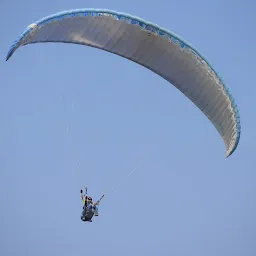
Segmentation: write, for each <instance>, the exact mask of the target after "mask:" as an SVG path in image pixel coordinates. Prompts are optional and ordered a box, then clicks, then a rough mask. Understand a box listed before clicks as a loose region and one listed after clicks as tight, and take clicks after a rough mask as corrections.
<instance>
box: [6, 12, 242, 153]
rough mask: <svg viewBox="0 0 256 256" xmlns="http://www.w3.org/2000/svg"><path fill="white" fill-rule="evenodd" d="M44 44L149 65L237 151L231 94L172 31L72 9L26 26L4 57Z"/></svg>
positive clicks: (113, 14) (123, 16) (132, 18)
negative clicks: (104, 53) (108, 54)
mask: <svg viewBox="0 0 256 256" xmlns="http://www.w3.org/2000/svg"><path fill="white" fill-rule="evenodd" d="M42 42H61V43H74V44H81V45H87V46H92V47H96V48H98V49H101V50H105V51H108V52H111V53H114V54H117V55H120V56H122V57H124V58H127V59H129V60H131V61H134V62H136V63H138V64H140V65H142V66H144V67H146V68H148V69H150V70H151V71H153V72H155V73H156V74H158V75H160V76H161V77H163V78H164V79H166V80H167V81H169V82H170V83H171V84H172V85H174V86H175V87H176V88H177V89H178V90H180V91H181V92H182V93H183V94H184V95H185V96H186V97H188V98H189V99H190V100H191V101H192V102H193V103H194V104H195V105H196V106H197V107H198V108H199V109H200V110H201V111H202V112H203V113H204V114H205V115H206V116H207V117H208V119H209V120H210V121H211V123H212V124H213V125H214V126H215V127H216V129H217V130H218V132H219V134H220V135H221V137H222V139H223V141H224V143H225V145H226V155H227V156H230V155H231V154H232V153H233V152H234V150H235V149H236V147H237V145H238V143H239V138H240V131H241V128H240V120H239V114H238V110H237V107H236V104H235V102H234V100H233V99H232V96H231V94H230V93H229V91H228V89H227V88H226V87H225V85H224V83H223V81H222V80H221V78H220V77H219V76H218V74H217V73H216V72H215V70H214V69H213V68H212V66H211V65H210V64H209V63H208V62H207V61H206V60H205V58H203V57H202V55H200V54H199V53H198V52H197V51H196V50H195V49H194V48H193V47H192V46H190V45H189V44H188V43H186V42H185V41H183V40H182V39H181V38H179V37H178V36H177V35H175V34H173V33H171V32H170V31H168V30H166V29H163V28H161V27H159V26H157V25H155V24H153V23H150V22H147V21H145V20H143V19H140V18H138V17H135V16H131V15H128V14H124V13H119V12H115V11H110V10H103V9H78V10H70V11H65V12H61V13H56V14H54V15H51V16H48V17H45V18H43V19H41V20H39V21H37V22H35V23H33V24H31V25H29V26H28V27H27V29H26V30H25V31H24V32H23V33H22V34H21V36H20V37H19V38H18V39H17V40H16V41H15V42H14V44H13V45H12V46H11V49H10V50H9V52H8V54H7V58H6V60H8V59H9V58H10V57H11V56H12V55H13V53H14V52H15V50H16V49H17V48H19V47H20V46H23V45H27V44H32V43H42Z"/></svg>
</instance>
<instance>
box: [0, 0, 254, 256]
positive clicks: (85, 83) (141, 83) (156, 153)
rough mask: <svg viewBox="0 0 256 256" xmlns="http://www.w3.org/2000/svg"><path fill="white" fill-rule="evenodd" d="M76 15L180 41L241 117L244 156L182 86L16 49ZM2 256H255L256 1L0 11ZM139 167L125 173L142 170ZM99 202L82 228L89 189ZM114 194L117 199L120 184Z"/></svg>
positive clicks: (96, 56) (94, 58) (92, 53)
mask: <svg viewBox="0 0 256 256" xmlns="http://www.w3.org/2000/svg"><path fill="white" fill-rule="evenodd" d="M76 8H106V9H111V10H116V11H120V12H125V13H130V14H132V15H136V16H139V17H141V18H143V19H145V20H148V21H151V22H153V23H156V24H158V25H160V26H162V27H165V28H167V29H168V30H170V31H173V32H174V33H176V34H178V35H179V36H181V37H182V38H183V39H185V40H186V41H188V42H189V43H190V44H191V45H193V46H194V47H195V48H196V49H197V50H198V51H199V52H200V53H201V54H202V55H203V56H205V57H206V59H207V60H208V61H209V62H210V63H211V64H212V65H213V67H214V68H215V69H216V70H217V72H218V73H219V74H220V75H221V76H222V78H223V79H224V81H225V83H226V84H227V86H228V87H229V88H230V89H231V92H232V95H233V96H234V98H235V100H236V103H237V105H238V107H239V110H240V116H241V126H242V134H241V140H240V143H239V145H238V148H237V150H236V151H235V153H234V154H233V155H232V156H231V157H230V158H228V159H226V158H225V147H224V143H223V142H222V140H221V138H220V136H219V135H218V133H217V131H216V130H215V128H214V127H213V126H212V124H211V123H210V122H209V121H208V119H207V118H206V117H205V116H204V115H203V114H202V113H201V112H200V111H199V110H198V109H197V108H196V107H195V106H194V105H193V104H192V103H191V102H190V101H189V100H188V99H187V98H186V97H184V96H183V95H182V94H181V93H180V92H179V91H178V90H177V89H175V88H174V87H173V86H172V85H171V84H169V83H168V82H166V81H165V80H164V79H162V78H161V77H159V76H157V75H155V74H154V73H152V72H150V71H149V70H147V69H145V68H143V67H141V66H139V65H137V64H135V63H132V62H130V61H128V60H126V59H123V58H121V57H118V56H115V55H112V54H109V53H106V52H103V51H100V50H97V49H93V48H89V47H83V46H77V45H61V44H42V45H40V44H37V45H30V46H27V47H22V48H20V49H19V50H18V51H17V52H16V53H15V54H14V56H13V58H12V59H11V60H10V61H9V62H5V57H6V54H7V52H8V50H9V47H10V46H11V44H12V43H13V41H14V40H15V39H16V38H17V36H19V35H20V34H21V33H22V32H23V30H24V29H25V28H26V27H27V26H28V25H29V24H31V23H32V22H34V21H37V20H38V19H41V18H42V17H44V16H47V15H50V14H53V13H56V12H59V11H63V10H69V9H76ZM0 9H1V11H2V15H1V23H0V24H1V25H0V26H1V30H2V37H1V41H0V57H1V61H0V70H1V76H0V85H1V87H0V88H1V91H0V115H1V126H0V129H1V130H0V131H1V132H0V171H1V178H0V203H1V211H0V255H1V256H7V255H10V256H16V255H17V256H18V255H24V256H25V255H26V256H32V255H33V256H34V255H37V256H43V255H47V256H51V255H54V256H55V255H61V256H68V255H69V256H70V255H72V256H76V255H78V256H79V255H94V256H98V255H110V256H120V255H123V256H126V255H129V256H130V255H132V256H137V255H147V256H151V255H173V256H185V255H189V256H201V255H202V256H216V255H218V256H231V255H232V256H255V255H256V221H255V215H256V206H255V202H256V188H255V178H256V173H255V161H254V160H255V159H254V157H255V144H256V135H255V125H256V114H255V93H256V89H255V85H254V84H255V78H254V77H255V58H256V51H255V39H256V36H255V24H256V16H255V13H256V2H255V1H252V0H243V1H242V0H241V1H235V0H230V1H229V0H215V1H203V0H194V1H191V0H184V1H178V0H176V1H174V0H170V1H169V0H168V1H167V0H159V1H152V2H150V1H142V0H140V1H117V0H109V1H102V0H98V1H80V0H72V1H67V0H61V1H57V0H51V1H50V0H46V1H31V0H23V1H17V0H15V1H14V0H9V1H7V0H2V1H1V2H0ZM136 167H137V169H136V171H135V172H134V173H133V174H132V175H131V176H129V177H128V176H127V175H128V174H129V173H130V172H131V171H132V170H133V169H134V168H136ZM85 184H87V185H88V187H89V193H90V195H91V196H92V197H93V199H95V200H97V199H98V198H99V197H100V196H101V194H102V193H106V197H105V198H104V200H103V201H102V203H101V205H100V212H99V214H100V216H99V217H97V218H95V219H94V221H93V223H83V222H82V221H81V220H80V214H81V210H82V202H81V200H80V189H81V188H82V187H83V186H84V185H85ZM113 187H115V190H112V188H113Z"/></svg>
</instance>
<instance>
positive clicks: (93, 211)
mask: <svg viewBox="0 0 256 256" xmlns="http://www.w3.org/2000/svg"><path fill="white" fill-rule="evenodd" d="M80 193H81V199H82V202H83V211H82V215H81V220H82V221H89V222H92V218H93V216H99V209H98V206H99V203H100V201H101V200H102V199H103V197H104V194H103V195H102V196H101V198H100V199H99V200H98V201H97V202H96V203H94V202H93V200H92V197H90V196H88V195H87V187H86V188H85V194H83V190H82V189H81V190H80Z"/></svg>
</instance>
